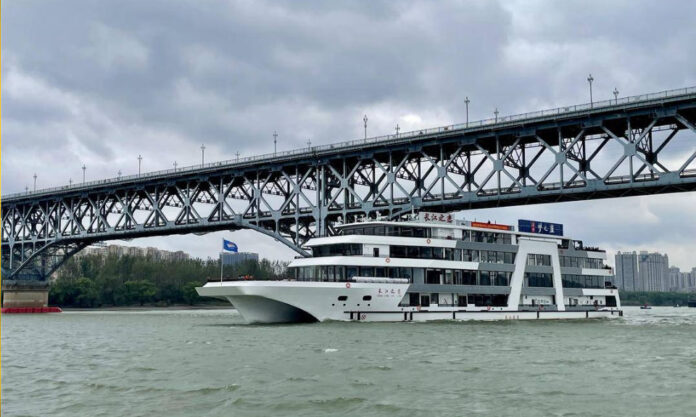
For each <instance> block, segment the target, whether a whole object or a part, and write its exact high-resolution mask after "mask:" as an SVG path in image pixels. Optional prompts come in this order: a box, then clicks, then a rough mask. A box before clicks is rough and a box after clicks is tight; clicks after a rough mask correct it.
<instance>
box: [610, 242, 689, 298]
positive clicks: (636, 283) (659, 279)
mask: <svg viewBox="0 0 696 417" xmlns="http://www.w3.org/2000/svg"><path fill="white" fill-rule="evenodd" d="M614 261H615V265H616V276H615V278H614V285H616V287H617V288H619V289H621V290H625V291H670V290H671V289H672V288H673V287H674V286H676V285H678V282H681V281H682V279H683V278H682V277H681V275H680V274H681V272H680V271H679V269H678V268H677V269H676V270H675V269H672V268H670V267H669V257H668V256H667V255H663V254H661V253H649V252H646V251H641V252H640V253H636V252H630V253H628V252H626V253H622V252H617V253H616V256H615V257H614Z"/></svg>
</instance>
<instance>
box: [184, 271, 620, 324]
mask: <svg viewBox="0 0 696 417" xmlns="http://www.w3.org/2000/svg"><path fill="white" fill-rule="evenodd" d="M409 286H410V284H400V283H398V284H395V283H365V282H298V281H230V282H220V283H217V282H209V283H207V284H206V285H205V286H203V287H199V288H197V291H198V294H199V295H201V296H205V297H214V298H219V299H224V300H227V301H229V302H230V303H231V304H232V305H233V306H234V307H235V308H236V309H237V311H238V312H239V313H240V315H241V316H242V317H243V318H244V320H245V321H246V322H248V323H289V322H307V321H326V320H336V321H366V322H396V321H419V322H420V321H431V320H482V321H492V320H545V319H588V318H612V317H619V316H621V315H622V312H621V309H620V308H617V307H602V308H591V307H587V308H585V309H583V310H580V309H578V310H565V311H555V310H548V307H547V310H544V307H539V308H538V309H536V310H534V311H526V310H519V309H517V308H512V307H482V306H475V305H471V304H470V305H468V306H439V305H430V306H427V307H410V306H409V307H405V306H400V305H399V304H400V303H401V301H402V299H403V297H404V295H405V294H406V293H407V291H408V288H409ZM607 291H608V290H607ZM596 292H597V290H595V293H596ZM607 294H608V293H607ZM339 297H341V299H339ZM342 297H346V299H345V300H343V298H342Z"/></svg>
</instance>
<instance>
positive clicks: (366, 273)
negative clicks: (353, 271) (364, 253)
mask: <svg viewBox="0 0 696 417" xmlns="http://www.w3.org/2000/svg"><path fill="white" fill-rule="evenodd" d="M360 276H361V277H374V276H375V268H374V267H371V266H361V267H360Z"/></svg>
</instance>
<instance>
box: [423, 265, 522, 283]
mask: <svg viewBox="0 0 696 417" xmlns="http://www.w3.org/2000/svg"><path fill="white" fill-rule="evenodd" d="M511 276H512V272H502V271H470V270H462V269H427V270H426V271H425V283H426V284H442V285H497V286H503V287H507V286H508V285H510V277H511Z"/></svg>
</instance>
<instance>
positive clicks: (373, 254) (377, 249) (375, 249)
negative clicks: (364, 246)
mask: <svg viewBox="0 0 696 417" xmlns="http://www.w3.org/2000/svg"><path fill="white" fill-rule="evenodd" d="M372 256H374V257H375V258H378V257H379V248H372Z"/></svg>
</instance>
